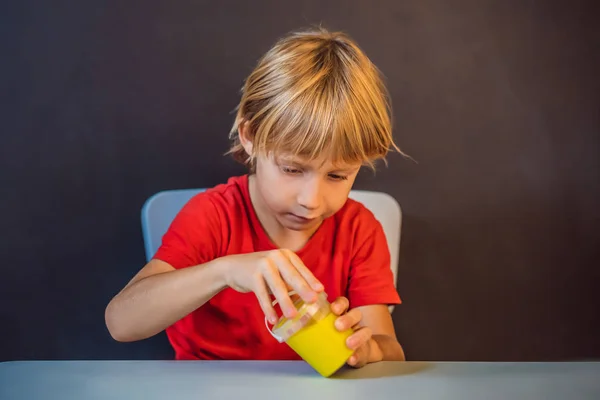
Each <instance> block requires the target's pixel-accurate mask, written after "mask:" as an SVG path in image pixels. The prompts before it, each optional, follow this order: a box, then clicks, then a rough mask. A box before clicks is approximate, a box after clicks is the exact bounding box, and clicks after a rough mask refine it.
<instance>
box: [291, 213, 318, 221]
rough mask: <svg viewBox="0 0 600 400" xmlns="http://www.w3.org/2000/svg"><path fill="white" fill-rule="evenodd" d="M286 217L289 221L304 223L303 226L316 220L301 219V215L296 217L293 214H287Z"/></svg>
mask: <svg viewBox="0 0 600 400" xmlns="http://www.w3.org/2000/svg"><path fill="white" fill-rule="evenodd" d="M287 215H288V216H289V217H290V218H291V219H293V220H295V221H298V222H300V223H304V224H307V223H310V222H312V221H314V220H316V219H317V218H316V217H303V216H301V215H296V214H293V213H288V214H287Z"/></svg>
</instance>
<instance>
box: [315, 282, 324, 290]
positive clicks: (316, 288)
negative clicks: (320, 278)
mask: <svg viewBox="0 0 600 400" xmlns="http://www.w3.org/2000/svg"><path fill="white" fill-rule="evenodd" d="M323 289H325V287H323V284H321V283H317V284H316V285H315V290H323Z"/></svg>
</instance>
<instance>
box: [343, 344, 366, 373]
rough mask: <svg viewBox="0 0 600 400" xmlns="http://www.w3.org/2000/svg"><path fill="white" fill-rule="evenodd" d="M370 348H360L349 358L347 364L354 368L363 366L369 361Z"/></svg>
mask: <svg viewBox="0 0 600 400" xmlns="http://www.w3.org/2000/svg"><path fill="white" fill-rule="evenodd" d="M368 358H369V349H368V347H367V346H362V347H360V348H358V349H357V350H356V351H355V352H354V353H353V354H352V355H351V356H350V358H349V359H348V362H347V364H348V365H350V366H351V367H354V368H362V367H364V366H365V365H366V364H367V362H368V361H369V359H368Z"/></svg>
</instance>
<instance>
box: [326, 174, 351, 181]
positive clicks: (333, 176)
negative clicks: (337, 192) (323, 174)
mask: <svg viewBox="0 0 600 400" xmlns="http://www.w3.org/2000/svg"><path fill="white" fill-rule="evenodd" d="M329 177H330V178H331V179H333V180H334V181H345V180H347V179H348V177H347V176H345V175H339V174H329Z"/></svg>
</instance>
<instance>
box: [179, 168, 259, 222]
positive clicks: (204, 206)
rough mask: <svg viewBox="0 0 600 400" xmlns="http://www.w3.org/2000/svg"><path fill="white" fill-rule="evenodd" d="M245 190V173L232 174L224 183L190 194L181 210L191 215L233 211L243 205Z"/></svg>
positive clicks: (246, 183) (246, 186) (246, 189)
mask: <svg viewBox="0 0 600 400" xmlns="http://www.w3.org/2000/svg"><path fill="white" fill-rule="evenodd" d="M247 191H248V177H247V175H242V176H234V177H231V178H229V179H228V180H227V182H225V183H221V184H218V185H216V186H214V187H211V188H208V189H204V190H202V191H201V192H199V193H197V194H195V195H194V196H192V197H191V198H190V200H189V201H188V202H187V203H186V204H185V205H184V207H183V208H182V210H181V212H182V213H186V214H192V215H198V214H205V213H207V212H208V213H214V212H217V213H225V214H227V213H230V212H234V211H235V210H237V209H240V208H243V207H244V204H245V199H246V196H247Z"/></svg>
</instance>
